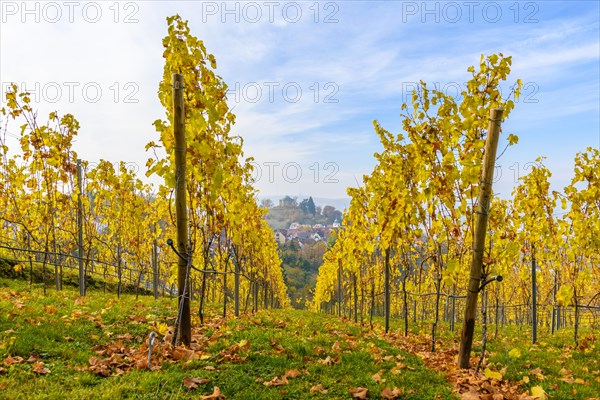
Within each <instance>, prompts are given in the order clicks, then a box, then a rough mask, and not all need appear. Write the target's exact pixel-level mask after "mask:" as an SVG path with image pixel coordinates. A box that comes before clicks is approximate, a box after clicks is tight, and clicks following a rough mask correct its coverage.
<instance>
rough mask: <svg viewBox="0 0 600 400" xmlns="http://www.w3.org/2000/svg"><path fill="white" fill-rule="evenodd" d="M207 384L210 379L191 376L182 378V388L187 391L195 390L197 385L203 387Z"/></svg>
mask: <svg viewBox="0 0 600 400" xmlns="http://www.w3.org/2000/svg"><path fill="white" fill-rule="evenodd" d="M208 382H210V379H208V378H192V377H191V376H186V377H185V378H183V386H185V387H186V388H188V389H197V388H198V385H203V384H205V383H208Z"/></svg>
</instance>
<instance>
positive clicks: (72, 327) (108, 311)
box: [0, 279, 453, 399]
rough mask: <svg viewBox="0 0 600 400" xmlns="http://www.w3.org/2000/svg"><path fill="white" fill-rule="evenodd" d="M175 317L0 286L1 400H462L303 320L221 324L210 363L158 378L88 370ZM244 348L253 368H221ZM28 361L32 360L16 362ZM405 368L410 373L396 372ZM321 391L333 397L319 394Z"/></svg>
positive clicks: (397, 352) (410, 367)
mask: <svg viewBox="0 0 600 400" xmlns="http://www.w3.org/2000/svg"><path fill="white" fill-rule="evenodd" d="M215 311H216V310H215ZM215 314H216V312H215ZM174 315H175V300H169V299H159V300H154V299H152V298H148V297H144V298H140V300H139V301H136V300H135V297H134V296H131V295H125V296H122V297H121V299H120V300H119V299H117V298H116V296H115V295H114V294H109V295H104V294H103V293H101V292H91V293H89V294H88V296H87V297H86V298H79V297H78V296H77V293H76V292H75V291H73V290H71V289H67V290H64V291H63V292H58V293H57V292H55V291H53V290H51V291H49V292H48V296H46V297H44V296H43V295H42V292H41V289H39V287H38V288H36V289H34V290H33V291H31V292H30V291H29V290H28V288H27V285H26V284H25V283H23V282H18V281H14V280H6V279H0V362H2V360H4V363H3V364H0V365H2V367H3V369H4V370H3V372H0V397H2V398H8V399H13V398H14V399H38V398H39V399H41V398H44V399H46V398H57V399H58V398H65V397H68V398H73V399H79V398H86V399H89V398H106V399H115V398H140V399H162V398H169V399H178V398H189V397H192V398H194V397H195V398H202V395H209V394H211V393H213V388H214V386H218V387H219V388H220V390H221V392H222V393H223V395H225V396H226V398H227V399H310V398H334V399H345V398H351V394H350V392H349V389H350V388H357V387H364V388H367V389H369V397H370V398H379V394H380V393H381V391H382V390H383V389H384V388H386V387H389V388H390V389H391V388H394V387H398V388H401V390H402V393H403V395H402V398H403V399H433V398H439V399H450V398H453V396H452V390H451V387H450V386H449V384H448V383H447V382H446V381H445V378H444V376H443V374H441V373H438V372H435V371H432V370H429V369H427V368H426V367H425V366H424V365H423V363H422V361H421V360H420V359H419V358H418V357H416V356H414V355H412V354H410V353H408V352H406V351H405V350H401V349H399V348H396V347H394V346H392V345H391V344H390V343H389V342H388V341H386V340H383V339H380V338H378V337H377V335H373V334H368V332H367V330H366V329H365V328H361V327H359V326H356V325H353V324H350V323H347V322H344V321H341V320H339V319H337V318H335V317H331V316H326V315H321V314H315V313H310V312H307V311H296V310H285V311H282V310H279V311H278V310H273V311H266V312H260V313H257V314H255V315H245V316H243V317H242V318H241V319H239V320H236V319H233V318H231V319H229V320H228V321H226V322H225V321H220V320H218V319H215V320H212V321H211V323H209V324H207V326H206V327H204V328H200V329H199V330H198V332H199V334H201V335H202V337H204V338H206V341H205V342H203V343H206V345H205V347H204V348H203V349H202V352H203V354H205V355H204V356H203V357H194V358H195V359H192V360H190V361H181V362H168V361H166V362H163V363H162V365H161V368H160V369H159V370H156V371H150V370H148V369H136V368H131V370H130V371H128V372H126V373H124V374H122V375H120V376H109V377H102V376H98V375H96V374H93V373H92V372H90V371H86V370H85V369H86V368H87V367H88V366H89V360H90V359H91V358H92V357H95V356H96V357H101V356H100V355H99V354H98V353H96V352H95V350H98V349H102V348H103V346H102V344H110V343H115V342H117V343H125V345H126V346H130V347H138V348H139V347H140V346H142V345H143V343H144V342H145V341H146V339H147V337H148V335H149V333H150V332H151V331H162V332H164V331H165V326H164V325H162V324H163V323H168V324H170V325H171V324H173V316H174ZM195 324H196V325H197V321H195ZM159 338H160V335H159ZM236 344H241V345H242V346H241V349H240V350H239V356H240V357H241V358H242V359H245V361H244V362H235V361H236V360H235V359H234V360H233V362H232V361H227V360H223V361H221V362H219V360H220V359H222V358H223V354H228V351H230V349H231V348H232V346H237V345H236ZM18 357H22V358H23V360H22V361H20V362H14V360H19V359H18ZM7 360H8V362H7ZM11 360H12V361H11ZM400 360H401V361H400ZM398 363H401V365H403V366H402V367H401V368H395V367H397V365H398ZM36 368H37V370H38V373H36V372H34V370H36ZM43 368H46V369H48V370H49V371H50V372H49V373H47V374H44V373H43V372H45V371H44V370H43ZM286 371H288V378H287V382H288V383H287V384H282V385H279V386H274V385H273V386H267V385H266V383H269V382H272V383H277V382H278V381H279V382H281V381H282V377H283V376H284V375H285V374H286ZM392 371H393V373H392ZM111 372H112V374H113V375H117V374H118V373H120V372H117V371H115V370H114V369H113V370H111ZM376 374H379V375H376ZM295 375H298V376H295ZM373 375H376V376H375V378H376V379H377V380H379V382H376V380H374V379H373ZM186 377H187V378H206V379H207V380H208V382H206V383H200V384H198V387H197V388H196V389H188V388H187V387H185V386H184V385H183V384H182V382H183V381H184V378H186ZM276 377H277V379H278V380H275V378H276ZM319 384H321V385H322V387H323V389H324V390H327V393H320V392H317V391H314V393H311V388H313V387H315V386H316V385H319Z"/></svg>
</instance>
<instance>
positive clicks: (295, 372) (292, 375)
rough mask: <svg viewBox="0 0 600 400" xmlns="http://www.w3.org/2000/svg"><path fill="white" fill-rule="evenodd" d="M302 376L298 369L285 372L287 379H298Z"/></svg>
mask: <svg viewBox="0 0 600 400" xmlns="http://www.w3.org/2000/svg"><path fill="white" fill-rule="evenodd" d="M300 375H301V372H300V371H298V370H297V369H288V370H287V371H285V375H284V377H285V378H296V377H298V376H300Z"/></svg>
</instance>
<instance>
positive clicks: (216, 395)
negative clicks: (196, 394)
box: [200, 386, 225, 400]
mask: <svg viewBox="0 0 600 400" xmlns="http://www.w3.org/2000/svg"><path fill="white" fill-rule="evenodd" d="M200 398H201V399H202V400H222V399H224V398H225V395H223V394H222V393H221V389H219V387H218V386H215V387H214V388H213V392H212V394H209V395H206V396H200Z"/></svg>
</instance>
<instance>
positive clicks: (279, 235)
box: [275, 230, 286, 244]
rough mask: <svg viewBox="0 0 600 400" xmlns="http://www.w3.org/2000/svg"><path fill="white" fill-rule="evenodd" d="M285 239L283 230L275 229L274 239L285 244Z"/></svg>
mask: <svg viewBox="0 0 600 400" xmlns="http://www.w3.org/2000/svg"><path fill="white" fill-rule="evenodd" d="M285 240H286V238H285V233H284V232H282V231H280V230H278V231H275V241H276V242H277V243H279V244H285Z"/></svg>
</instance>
